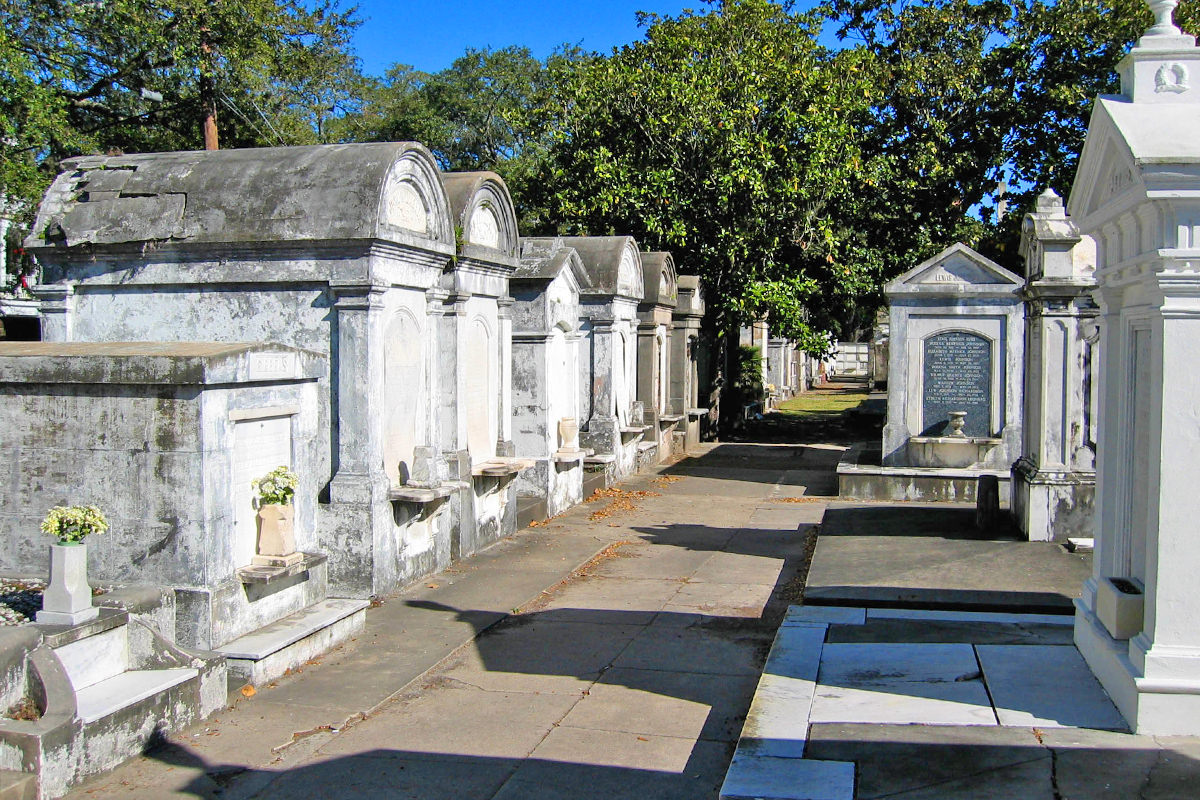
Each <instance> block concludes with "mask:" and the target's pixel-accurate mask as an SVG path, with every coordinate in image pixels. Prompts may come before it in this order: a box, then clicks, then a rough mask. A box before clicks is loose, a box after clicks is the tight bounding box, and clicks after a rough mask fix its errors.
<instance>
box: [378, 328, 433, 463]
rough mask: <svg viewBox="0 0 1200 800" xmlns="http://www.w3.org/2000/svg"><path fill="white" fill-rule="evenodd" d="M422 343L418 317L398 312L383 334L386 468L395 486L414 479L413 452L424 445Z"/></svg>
mask: <svg viewBox="0 0 1200 800" xmlns="http://www.w3.org/2000/svg"><path fill="white" fill-rule="evenodd" d="M423 341H424V336H423V335H422V329H421V324H420V322H419V321H418V320H417V317H416V316H415V315H414V314H413V313H412V312H411V311H409V310H408V309H399V310H397V311H396V312H395V313H394V314H393V315H392V318H391V319H390V320H389V321H388V324H387V329H386V333H385V334H384V365H383V373H384V415H385V416H384V424H383V466H384V471H385V472H386V473H387V476H388V480H390V481H391V482H392V485H394V486H395V485H400V484H402V483H404V482H405V481H406V480H408V478H409V476H410V475H411V470H412V458H413V449H414V448H416V447H417V446H418V445H420V444H422V439H423V438H424V437H423V436H422V424H423V422H424V420H426V419H427V418H428V416H429V398H428V394H429V393H428V391H426V386H425V369H424V352H423V347H422V342H423Z"/></svg>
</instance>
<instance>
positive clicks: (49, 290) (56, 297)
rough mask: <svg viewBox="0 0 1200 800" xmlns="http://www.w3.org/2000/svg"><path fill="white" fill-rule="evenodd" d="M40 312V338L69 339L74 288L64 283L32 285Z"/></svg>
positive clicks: (54, 340)
mask: <svg viewBox="0 0 1200 800" xmlns="http://www.w3.org/2000/svg"><path fill="white" fill-rule="evenodd" d="M33 294H34V296H35V297H36V298H37V299H38V301H39V302H38V310H39V311H40V312H41V314H42V339H43V340H44V341H47V342H69V341H71V332H72V331H71V328H72V325H71V317H72V311H73V310H74V309H73V306H74V300H75V289H74V287H72V286H68V285H66V284H38V285H37V286H34V287H33Z"/></svg>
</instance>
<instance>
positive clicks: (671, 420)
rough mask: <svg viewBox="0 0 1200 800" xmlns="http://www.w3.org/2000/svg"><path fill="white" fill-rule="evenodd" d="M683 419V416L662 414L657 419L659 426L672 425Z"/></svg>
mask: <svg viewBox="0 0 1200 800" xmlns="http://www.w3.org/2000/svg"><path fill="white" fill-rule="evenodd" d="M682 419H683V414H663V415H662V416H660V417H659V418H658V424H659V425H674V424H675V423H676V422H679V421H680V420H682Z"/></svg>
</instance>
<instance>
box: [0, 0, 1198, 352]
mask: <svg viewBox="0 0 1200 800" xmlns="http://www.w3.org/2000/svg"><path fill="white" fill-rule="evenodd" d="M1176 19H1177V22H1178V23H1179V24H1180V25H1181V26H1182V27H1184V28H1185V29H1187V30H1196V29H1197V27H1196V26H1197V23H1200V0H1184V2H1182V3H1181V4H1180V7H1179V9H1178V11H1177V14H1176ZM1150 22H1151V15H1150V12H1149V10H1148V9H1147V8H1146V7H1145V4H1144V2H1143V1H1142V0H1011V1H1009V2H1005V1H1004V0H824V2H823V3H822V4H821V5H820V6H818V7H817V8H815V9H813V10H811V11H807V12H803V13H801V12H798V11H797V10H796V9H795V7H794V5H793V4H792V3H791V2H790V0H780V2H770V1H769V0H702V5H701V6H700V8H699V9H698V10H695V11H684V12H683V13H681V14H680V15H678V16H656V15H642V17H641V24H642V26H643V30H644V35H643V36H642V37H641V38H640V39H639V40H638V41H636V42H633V43H631V44H629V45H627V46H624V47H621V48H618V49H616V50H614V51H613V52H612V53H609V54H607V55H601V54H594V53H583V52H581V51H579V50H578V49H577V48H571V47H564V48H562V49H560V51H558V52H557V53H555V54H553V55H551V56H550V57H548V58H545V59H539V58H536V57H535V56H534V55H533V54H532V53H531V52H530V51H529V50H528V49H526V48H523V47H516V46H514V47H505V48H499V49H484V50H477V49H468V50H467V51H466V52H465V53H464V54H463V56H462V57H460V58H459V59H457V60H456V61H454V63H453V64H451V65H450V66H449V67H447V68H446V69H444V70H441V71H439V72H435V73H425V72H421V71H418V70H414V69H412V68H411V67H408V66H405V65H403V64H396V65H394V66H393V67H392V68H391V69H390V70H388V71H387V73H386V74H385V75H383V76H380V77H373V76H368V75H363V74H362V73H361V71H360V68H359V64H358V62H357V59H356V58H355V57H354V54H353V51H352V49H351V47H350V36H351V34H352V32H353V30H354V28H355V26H356V25H357V24H358V22H357V20H356V18H355V12H354V10H353V9H351V10H341V9H340V8H339V7H338V5H337V0H318V1H317V2H315V3H314V2H309V1H308V0H216V1H214V0H106V2H102V3H96V2H88V1H86V0H0V87H2V89H3V91H2V92H0V199H3V200H5V201H6V202H7V205H8V207H9V211H8V213H11V209H12V207H13V206H16V207H17V210H18V211H20V210H22V209H24V210H25V211H29V210H31V208H32V205H33V203H34V202H35V201H36V200H37V198H38V197H39V196H40V194H41V191H42V190H43V189H44V187H45V185H46V183H47V182H48V180H49V178H50V177H51V175H52V174H53V172H54V171H55V170H56V169H57V162H58V160H59V159H60V158H62V157H64V156H68V155H76V154H79V153H88V152H97V151H100V152H107V151H112V150H119V151H125V152H137V151H151V150H172V149H182V148H195V147H199V146H201V144H202V143H203V136H202V128H203V125H204V122H205V120H206V119H209V118H211V116H212V114H213V112H214V111H215V113H216V115H217V118H218V119H219V133H220V140H221V145H222V146H258V145H277V144H301V143H311V142H344V141H377V140H388V139H410V140H417V141H421V142H424V143H425V144H427V145H428V146H429V147H430V148H431V150H432V151H433V152H434V154H435V156H436V157H437V159H438V161H439V162H440V164H441V165H442V167H443V168H445V169H450V170H466V169H471V170H475V169H491V170H495V171H497V172H499V173H500V174H501V175H502V176H503V177H504V178H505V180H506V181H507V182H508V183H509V185H510V188H511V190H512V193H513V197H514V200H515V202H516V204H517V208H518V212H519V213H520V215H521V226H522V227H521V230H522V232H523V233H525V234H553V233H555V232H560V231H561V232H564V233H590V234H605V233H622V234H632V235H634V236H636V237H637V238H638V239H639V241H641V242H642V244H643V245H644V246H645V247H647V248H654V249H668V250H671V251H673V252H674V253H675V256H676V260H677V263H679V264H680V266H681V268H682V269H683V270H685V271H692V272H697V273H699V274H701V275H702V276H703V277H704V279H705V281H706V283H707V285H708V299H709V305H710V308H711V309H712V310H713V315H712V319H711V320H710V324H711V325H712V326H713V327H714V328H715V329H717V330H730V329H732V328H733V327H734V326H736V325H738V324H741V323H744V322H746V321H747V320H750V319H755V318H758V317H759V316H761V315H763V314H766V315H768V317H769V320H770V323H771V325H772V327H773V329H774V330H775V331H777V332H779V333H780V334H782V335H785V336H789V337H792V338H796V339H799V340H800V341H802V342H803V343H804V344H805V345H806V346H807V347H809V348H810V349H812V350H819V349H821V348H822V347H824V345H825V342H827V341H828V339H827V337H826V336H825V332H826V331H832V332H834V333H835V334H836V335H838V336H840V337H848V336H852V335H854V333H855V332H856V331H857V330H859V329H861V328H863V327H865V326H866V325H868V324H869V323H870V320H871V319H872V315H873V313H874V311H875V309H876V307H877V306H878V304H879V303H880V302H881V296H880V295H881V292H880V290H881V287H882V285H883V284H884V283H885V282H886V281H887V280H889V279H890V278H892V277H894V276H895V275H897V274H899V273H900V272H902V271H903V270H905V269H907V268H908V267H911V266H912V265H913V264H916V263H918V262H919V261H921V260H923V259H925V258H927V257H929V256H930V255H932V254H934V253H936V252H937V251H938V250H940V249H942V248H944V247H946V246H948V245H950V244H952V243H953V242H955V241H959V240H962V241H965V242H967V243H968V244H971V245H972V246H975V247H977V248H978V249H980V250H982V251H983V252H985V253H987V254H989V255H992V256H993V257H997V258H999V259H1000V260H1001V261H1007V262H1008V263H1009V264H1010V265H1012V266H1016V265H1015V264H1013V263H1012V262H1013V259H1014V257H1015V248H1014V247H1013V243H1014V239H1015V237H1016V235H1017V225H1018V223H1019V219H1020V215H1019V212H1020V210H1021V208H1022V205H1023V204H1025V203H1027V202H1028V201H1029V200H1031V199H1032V197H1033V196H1034V195H1035V194H1036V193H1037V192H1040V191H1041V190H1042V189H1043V188H1045V187H1047V186H1050V187H1053V188H1056V189H1057V190H1059V191H1060V192H1063V191H1065V190H1066V189H1068V188H1069V184H1070V182H1071V180H1072V178H1073V175H1074V171H1075V167H1076V164H1077V162H1078V157H1079V153H1080V150H1081V148H1082V144H1083V138H1084V134H1085V131H1086V125H1087V120H1088V116H1089V114H1090V109H1091V103H1092V100H1093V98H1094V97H1095V96H1096V95H1097V94H1100V93H1106V92H1112V91H1114V90H1115V89H1116V76H1115V72H1114V69H1113V68H1114V66H1115V64H1116V62H1117V61H1118V60H1119V58H1120V55H1121V53H1122V52H1123V51H1124V50H1125V49H1126V48H1128V47H1129V45H1130V44H1131V43H1132V42H1133V41H1134V40H1135V39H1136V37H1137V36H1139V35H1140V34H1141V33H1142V31H1144V30H1145V29H1146V27H1147V26H1148V25H1149V24H1150ZM831 33H836V34H838V35H839V36H840V45H839V46H833V47H827V46H823V44H822V43H827V42H829V41H830V39H829V38H828V37H829V35H830V34H831ZM1002 182H1004V183H1007V184H1008V185H1009V186H1011V187H1012V188H1011V190H1010V192H1009V196H1008V198H1006V199H1007V200H1008V201H1009V202H1010V208H1011V210H1012V211H1013V212H1014V213H1011V214H1009V216H1008V217H1006V218H1004V219H1003V220H1001V219H999V218H998V217H999V215H998V214H997V213H996V211H997V210H998V209H997V208H996V205H997V200H998V192H997V188H996V187H997V185H998V184H1000V183H1002ZM0 213H5V209H4V208H0Z"/></svg>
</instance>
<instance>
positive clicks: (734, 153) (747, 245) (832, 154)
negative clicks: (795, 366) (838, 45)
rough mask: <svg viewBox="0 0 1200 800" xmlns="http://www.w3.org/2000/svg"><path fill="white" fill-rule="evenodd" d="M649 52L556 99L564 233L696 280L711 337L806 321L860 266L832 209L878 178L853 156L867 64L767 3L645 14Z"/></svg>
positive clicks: (585, 79) (813, 25)
mask: <svg viewBox="0 0 1200 800" xmlns="http://www.w3.org/2000/svg"><path fill="white" fill-rule="evenodd" d="M642 22H643V24H644V25H646V36H645V40H644V41H641V42H637V43H634V44H632V45H628V46H626V47H624V48H621V49H620V50H619V51H616V52H614V53H613V55H612V56H611V57H609V58H604V59H594V60H591V61H587V62H585V63H583V64H582V65H581V68H579V69H576V70H574V71H572V72H571V73H570V74H569V75H568V76H567V80H566V82H565V84H564V85H563V86H562V87H561V89H560V94H559V98H560V104H561V105H562V107H563V108H564V110H565V112H566V113H565V117H564V120H563V122H562V124H561V126H560V128H559V130H558V132H557V140H556V142H555V149H554V173H553V175H552V182H553V184H554V185H555V186H556V194H555V196H554V197H553V202H552V207H553V208H554V209H555V212H556V216H559V217H561V218H562V219H563V220H564V221H565V227H566V228H567V229H568V230H571V231H572V232H579V233H590V234H606V233H610V232H611V233H616V232H620V233H631V234H633V235H634V236H636V237H637V238H638V239H639V240H640V241H641V242H642V244H643V245H644V246H646V247H648V248H651V249H666V250H671V251H673V252H674V253H675V255H676V261H677V263H679V264H680V265H681V269H683V270H684V271H688V272H693V271H694V272H698V273H699V274H700V275H701V276H702V277H703V278H704V280H705V283H706V286H707V292H708V294H707V297H708V298H709V301H710V302H709V306H710V309H712V310H713V312H714V313H715V321H714V322H715V325H716V327H717V329H718V330H729V329H731V328H733V327H736V326H737V325H739V324H743V323H746V322H748V321H750V320H753V319H756V318H758V317H759V316H761V314H762V313H763V312H764V311H765V312H767V313H768V314H770V315H771V316H772V317H774V318H777V319H779V320H780V322H782V324H783V326H784V327H786V328H788V329H789V330H790V331H791V332H792V333H793V334H795V335H797V336H799V337H806V336H807V335H808V331H809V325H808V323H807V321H806V320H805V318H804V315H803V314H802V313H801V311H800V302H801V301H806V303H805V304H806V305H811V304H813V303H820V302H822V301H823V300H824V297H822V296H821V295H818V294H817V293H816V290H817V288H818V287H820V288H821V289H822V290H824V289H827V288H828V287H829V285H830V284H838V283H840V282H841V281H842V280H843V279H844V278H847V277H849V278H853V276H854V274H855V269H854V268H853V267H851V266H850V265H849V264H847V263H846V262H845V260H844V259H845V256H846V255H847V251H846V249H845V243H846V240H845V238H844V229H841V228H839V227H838V226H837V225H836V224H835V219H836V217H837V214H836V213H835V210H836V209H840V208H846V207H848V206H852V205H853V204H854V203H855V202H856V197H857V196H859V194H860V190H861V188H862V187H863V186H864V185H866V184H870V183H871V182H872V181H874V180H875V179H876V175H877V169H876V162H875V160H874V159H873V158H872V157H871V156H869V155H868V154H867V153H866V151H864V149H863V147H862V141H863V140H862V137H861V135H860V131H861V130H862V129H863V127H864V126H865V124H866V123H867V117H866V114H867V112H868V111H869V105H868V103H867V100H868V99H869V97H870V94H871V89H872V85H873V84H872V80H871V77H870V76H871V70H872V65H871V60H872V59H871V57H870V55H869V54H867V53H864V52H863V51H858V50H850V51H844V52H838V53H831V52H829V51H827V50H825V49H824V48H822V47H821V46H819V45H818V44H817V42H816V33H817V20H816V18H815V17H813V16H802V15H797V14H794V13H792V12H791V11H790V9H789V8H787V7H784V6H780V5H777V4H775V3H770V2H767V1H766V0H728V2H724V3H722V4H720V5H719V6H716V5H714V6H713V7H712V8H711V9H710V10H708V11H707V12H704V13H700V12H692V11H685V12H684V13H683V14H681V15H680V16H679V17H658V16H653V15H645V16H643V19H642Z"/></svg>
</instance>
